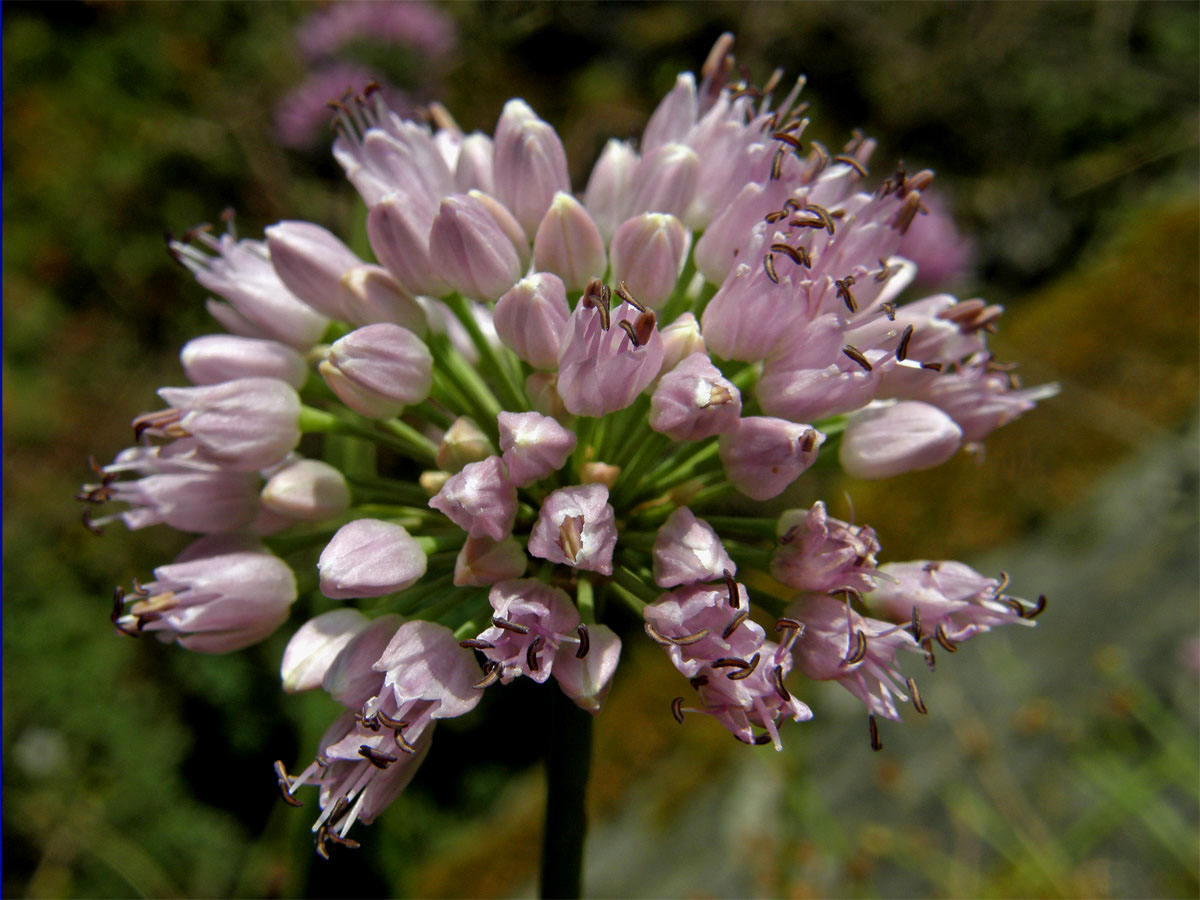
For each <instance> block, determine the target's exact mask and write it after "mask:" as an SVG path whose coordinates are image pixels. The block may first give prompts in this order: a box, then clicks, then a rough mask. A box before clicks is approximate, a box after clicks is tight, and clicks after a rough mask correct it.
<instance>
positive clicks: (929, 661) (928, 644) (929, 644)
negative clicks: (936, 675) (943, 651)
mask: <svg viewBox="0 0 1200 900" xmlns="http://www.w3.org/2000/svg"><path fill="white" fill-rule="evenodd" d="M921 649H922V650H924V651H925V667H926V668H927V669H929V671H930V672H932V671H933V670H934V669H936V668H937V657H935V656H934V655H933V638H931V637H930V636H929V635H925V637H923V638H921Z"/></svg>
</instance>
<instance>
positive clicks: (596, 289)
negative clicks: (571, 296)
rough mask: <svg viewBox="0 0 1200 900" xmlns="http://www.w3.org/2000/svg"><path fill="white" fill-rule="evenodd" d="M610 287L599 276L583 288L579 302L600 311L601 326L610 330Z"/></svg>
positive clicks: (587, 307)
mask: <svg viewBox="0 0 1200 900" xmlns="http://www.w3.org/2000/svg"><path fill="white" fill-rule="evenodd" d="M607 293H608V287H607V286H606V285H605V284H604V282H602V281H601V280H600V279H599V278H593V279H592V280H591V281H589V282H588V283H587V287H586V288H584V290H583V297H582V298H581V299H580V301H579V303H580V305H582V306H583V308H584V309H595V310H596V311H597V312H598V313H600V327H601V328H602V329H603V330H605V331H608V297H607V296H606V294H607Z"/></svg>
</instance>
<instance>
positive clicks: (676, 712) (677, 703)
mask: <svg viewBox="0 0 1200 900" xmlns="http://www.w3.org/2000/svg"><path fill="white" fill-rule="evenodd" d="M671 715H672V716H674V717H675V721H676V722H678V723H679V724H680V725H682V724H683V698H682V697H676V698H675V699H674V700H672V701H671Z"/></svg>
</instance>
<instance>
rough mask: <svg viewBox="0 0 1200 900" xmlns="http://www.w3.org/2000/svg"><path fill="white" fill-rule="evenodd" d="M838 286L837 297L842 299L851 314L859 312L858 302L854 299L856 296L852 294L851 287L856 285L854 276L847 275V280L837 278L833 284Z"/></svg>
mask: <svg viewBox="0 0 1200 900" xmlns="http://www.w3.org/2000/svg"><path fill="white" fill-rule="evenodd" d="M833 283H834V284H835V285H837V295H838V296H839V297H841V298H842V302H843V303H844V304H846V309H848V310H850V312H858V301H856V300H855V299H854V295H853V294H852V293H850V286H851V285H852V284H854V276H853V275H847V276H846V277H845V278H837V279H835V280H834V282H833Z"/></svg>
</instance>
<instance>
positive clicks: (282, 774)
mask: <svg viewBox="0 0 1200 900" xmlns="http://www.w3.org/2000/svg"><path fill="white" fill-rule="evenodd" d="M275 778H276V780H277V781H278V782H279V792H280V793H281V794H283V802H284V803H286V804H287V805H288V806H303V805H304V804H303V803H301V802H300V801H299V800H297V799H296V797H295V795H294V794H293V793H292V779H291V778H290V777H289V776H288V773H287V769H285V768H284V766H283V760H281V759H277V760H275Z"/></svg>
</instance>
